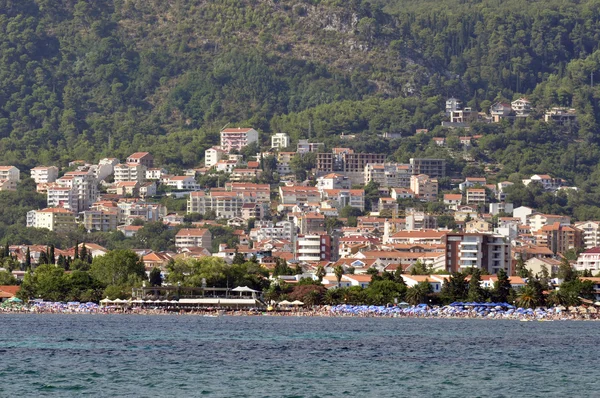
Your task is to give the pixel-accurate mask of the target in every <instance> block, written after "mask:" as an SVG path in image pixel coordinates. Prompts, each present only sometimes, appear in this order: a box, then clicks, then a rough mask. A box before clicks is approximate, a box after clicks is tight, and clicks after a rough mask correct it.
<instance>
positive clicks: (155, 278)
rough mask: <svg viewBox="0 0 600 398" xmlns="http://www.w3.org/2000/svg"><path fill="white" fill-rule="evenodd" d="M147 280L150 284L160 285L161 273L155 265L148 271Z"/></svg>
mask: <svg viewBox="0 0 600 398" xmlns="http://www.w3.org/2000/svg"><path fill="white" fill-rule="evenodd" d="M148 281H149V282H150V286H161V285H162V281H163V278H162V274H161V272H160V269H159V268H157V267H154V268H152V271H150V276H149V278H148Z"/></svg>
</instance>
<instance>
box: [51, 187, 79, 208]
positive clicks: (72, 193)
mask: <svg viewBox="0 0 600 398" xmlns="http://www.w3.org/2000/svg"><path fill="white" fill-rule="evenodd" d="M46 201H47V206H48V207H62V208H65V209H67V210H70V211H72V212H75V213H76V212H78V207H79V205H78V203H79V200H78V195H77V190H76V189H75V188H73V187H65V186H60V185H58V184H51V185H50V186H48V191H47V193H46Z"/></svg>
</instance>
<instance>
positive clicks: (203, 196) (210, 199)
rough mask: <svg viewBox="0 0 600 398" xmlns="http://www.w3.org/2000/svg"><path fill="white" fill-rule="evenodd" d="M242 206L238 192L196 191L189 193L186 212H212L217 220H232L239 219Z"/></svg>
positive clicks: (242, 202) (241, 197) (241, 198)
mask: <svg viewBox="0 0 600 398" xmlns="http://www.w3.org/2000/svg"><path fill="white" fill-rule="evenodd" d="M243 205H244V200H243V195H242V194H240V193H238V192H226V191H217V190H211V191H210V192H208V193H206V192H204V191H197V192H192V193H190V196H189V198H188V203H187V212H188V214H190V213H199V214H205V213H206V212H207V211H214V212H215V213H216V215H217V217H218V218H233V217H241V215H242V206H243Z"/></svg>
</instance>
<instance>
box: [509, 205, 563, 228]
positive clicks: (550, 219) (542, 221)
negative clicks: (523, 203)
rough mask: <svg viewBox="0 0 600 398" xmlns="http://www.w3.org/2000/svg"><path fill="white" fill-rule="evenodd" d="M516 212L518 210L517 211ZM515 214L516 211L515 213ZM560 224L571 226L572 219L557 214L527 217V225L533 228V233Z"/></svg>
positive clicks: (537, 214)
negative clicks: (547, 226)
mask: <svg viewBox="0 0 600 398" xmlns="http://www.w3.org/2000/svg"><path fill="white" fill-rule="evenodd" d="M515 210H516V209H515ZM513 213H514V211H513ZM554 223H560V224H561V225H570V224H571V217H569V216H562V215H557V214H541V213H533V214H531V215H529V216H527V225H529V226H530V227H531V231H532V232H535V231H539V230H541V229H542V228H543V227H544V226H546V225H552V224H554Z"/></svg>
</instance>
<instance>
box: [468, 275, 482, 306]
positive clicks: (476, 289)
mask: <svg viewBox="0 0 600 398" xmlns="http://www.w3.org/2000/svg"><path fill="white" fill-rule="evenodd" d="M467 300H469V301H471V302H476V303H481V302H483V301H484V300H485V290H484V289H483V288H482V287H481V271H480V270H479V268H474V269H473V272H472V273H471V279H470V280H469V293H468V294H467Z"/></svg>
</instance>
